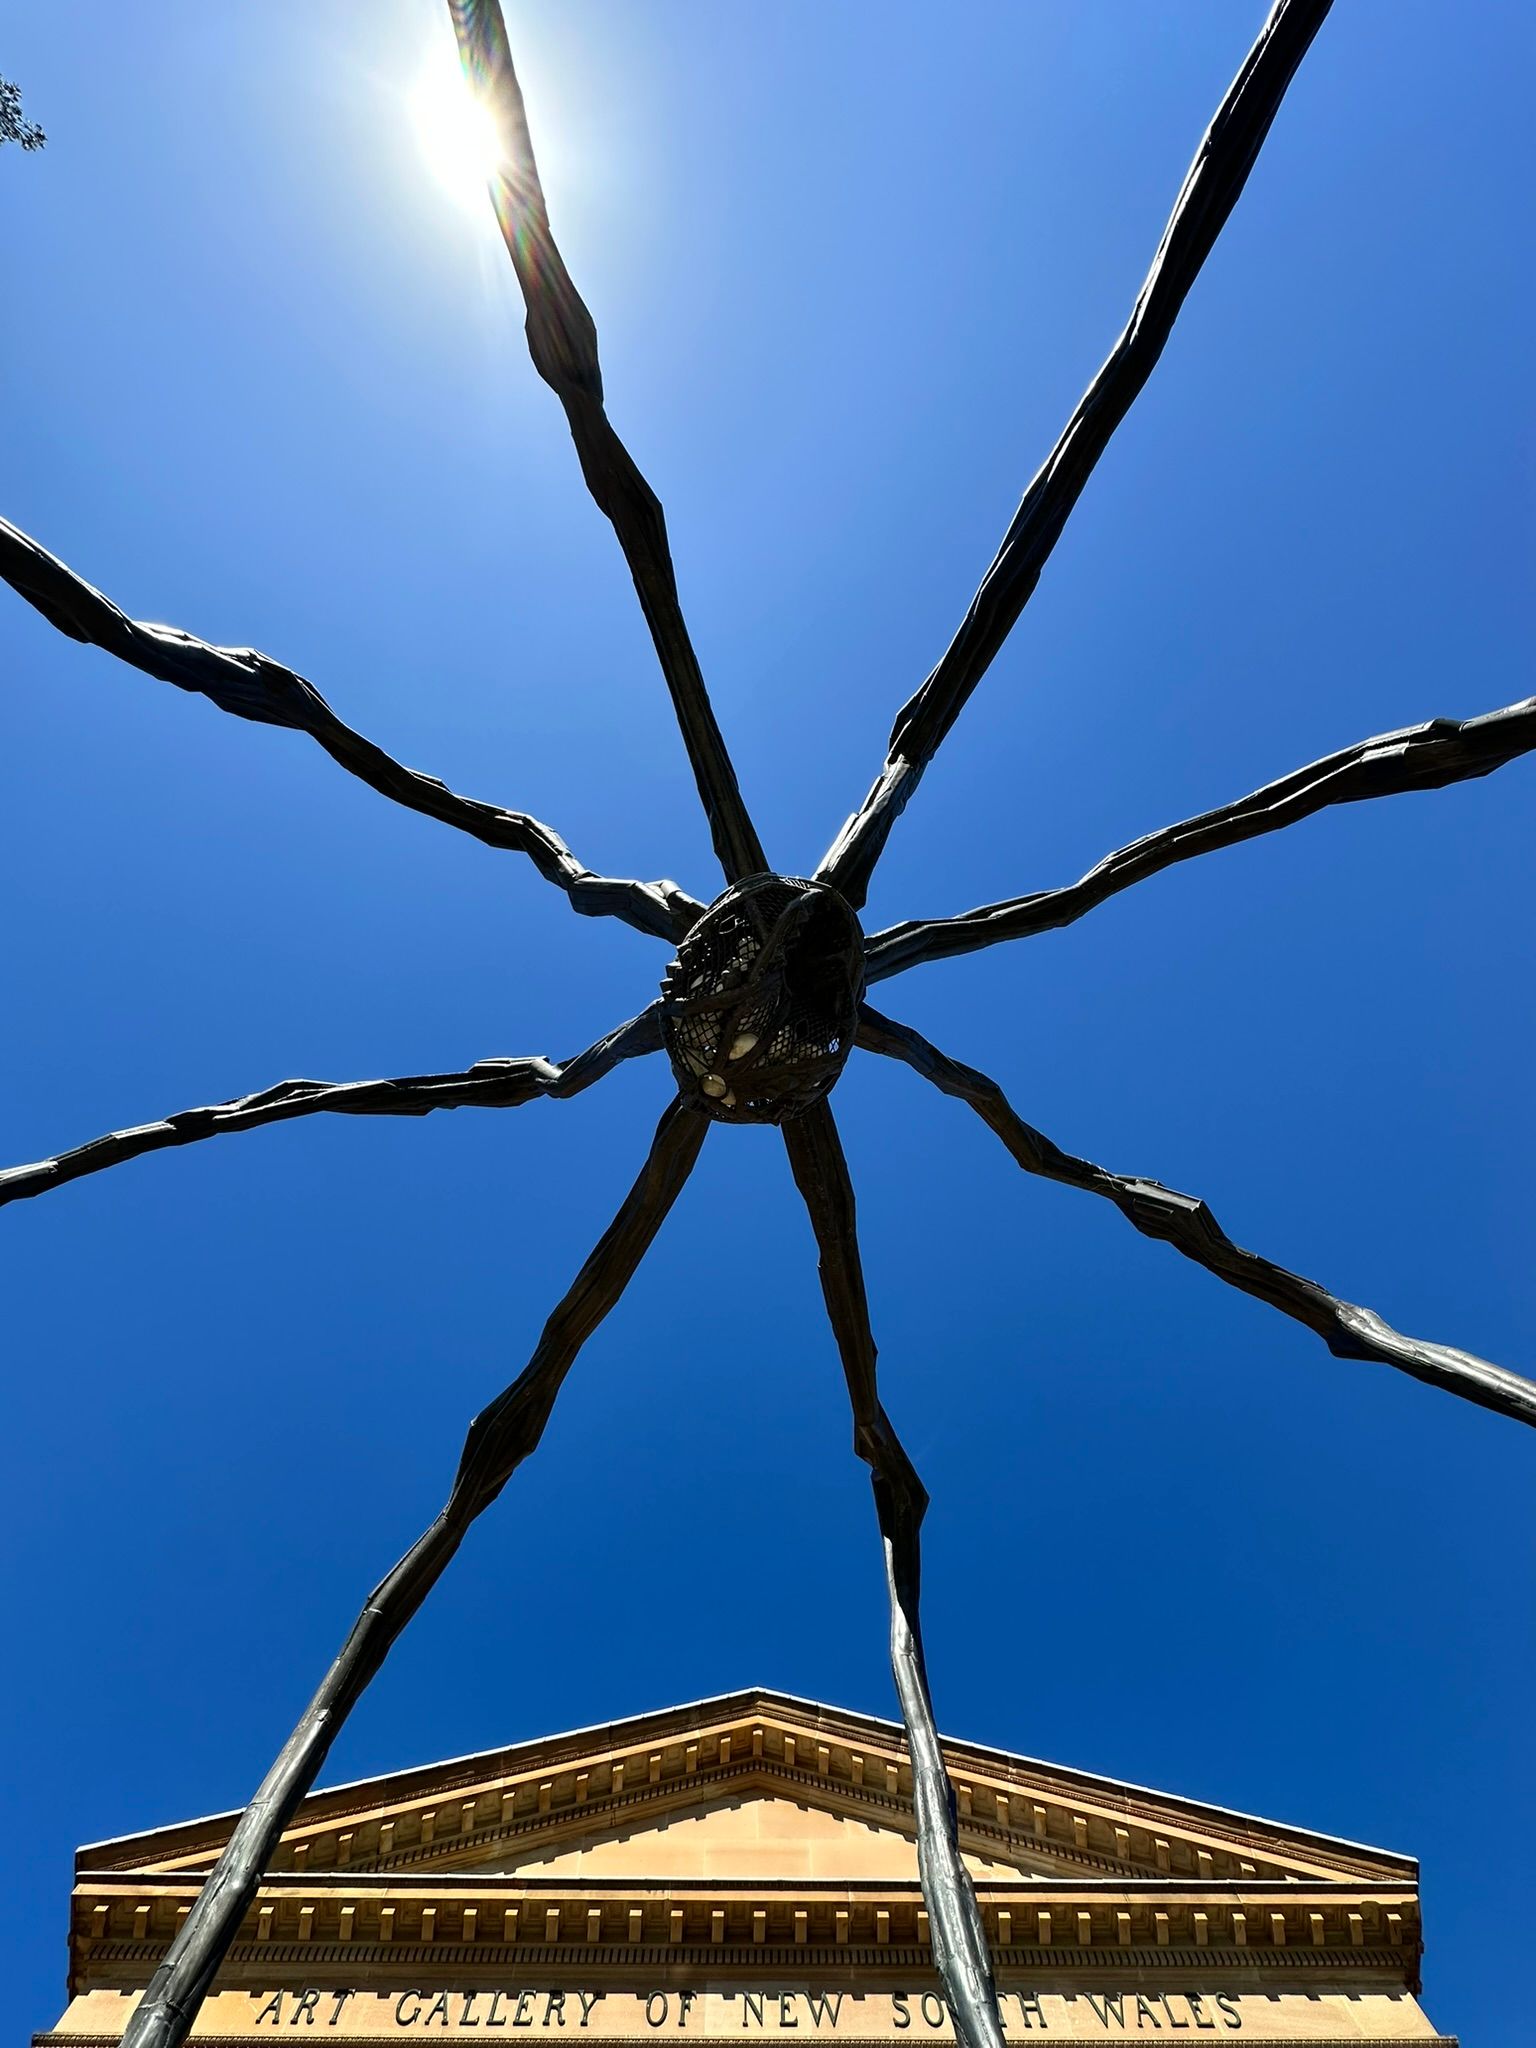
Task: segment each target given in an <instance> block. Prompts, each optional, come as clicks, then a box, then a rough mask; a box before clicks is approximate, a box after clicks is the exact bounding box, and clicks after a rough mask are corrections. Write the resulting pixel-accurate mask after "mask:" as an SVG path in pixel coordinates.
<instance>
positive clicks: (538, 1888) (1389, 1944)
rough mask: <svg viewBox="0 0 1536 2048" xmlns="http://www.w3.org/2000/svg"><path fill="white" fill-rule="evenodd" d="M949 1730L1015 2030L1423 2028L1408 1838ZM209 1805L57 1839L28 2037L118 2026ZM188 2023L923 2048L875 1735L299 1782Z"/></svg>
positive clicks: (202, 1849) (679, 1717) (750, 1711)
mask: <svg viewBox="0 0 1536 2048" xmlns="http://www.w3.org/2000/svg"><path fill="white" fill-rule="evenodd" d="M943 1749H944V1757H945V1762H946V1765H947V1767H948V1771H949V1776H950V1782H951V1785H952V1787H953V1790H954V1795H955V1802H956V1808H957V1815H958V1828H959V1837H960V1844H961V1851H962V1854H963V1856H964V1858H965V1861H966V1863H967V1865H968V1866H969V1868H970V1871H971V1874H972V1877H973V1879H974V1882H975V1886H976V1896H977V1903H978V1906H979V1909H980V1912H981V1917H982V1922H983V1925H984V1927H985V1930H986V1934H987V1937H988V1940H989V1943H990V1945H991V1948H992V1953H993V1957H994V1962H995V1965H996V1969H997V1979H998V1988H999V1994H1000V1998H1001V2009H1002V2012H1003V2018H1004V2025H1005V2033H1007V2034H1008V2035H1009V2036H1010V2037H1012V2036H1014V2035H1017V2034H1020V2033H1027V2034H1029V2035H1030V2036H1031V2038H1033V2037H1034V2036H1035V2035H1036V2034H1037V2033H1046V2034H1055V2035H1057V2036H1058V2037H1059V2038H1066V2039H1093V2040H1106V2039H1117V2038H1121V2037H1122V2036H1124V2035H1127V2034H1138V2033H1139V2034H1142V2035H1144V2036H1145V2035H1150V2034H1153V2033H1163V2032H1186V2031H1187V2032H1190V2033H1191V2034H1193V2033H1196V2032H1246V2033H1247V2034H1249V2035H1250V2036H1251V2037H1253V2038H1256V2039H1268V2040H1271V2041H1276V2040H1287V2041H1301V2040H1308V2041H1319V2040H1323V2039H1329V2040H1334V2041H1339V2042H1342V2041H1346V2040H1356V2039H1361V2040H1376V2041H1382V2042H1388V2041H1402V2042H1409V2041H1417V2042H1419V2043H1421V2044H1423V2043H1426V2042H1433V2041H1435V2040H1437V2039H1438V2038H1439V2037H1438V2036H1436V2034H1435V2031H1434V2029H1433V2027H1432V2026H1431V2025H1430V2023H1429V2022H1428V2020H1427V2019H1426V2018H1425V2016H1424V2014H1423V2012H1422V2011H1421V2009H1420V2008H1419V2006H1418V2004H1417V2002H1416V1999H1415V1997H1414V1993H1415V1992H1416V1990H1417V1988H1418V1964H1419V1956H1420V1930H1419V1907H1418V1887H1417V1869H1416V1866H1415V1864H1414V1863H1413V1861H1412V1859H1411V1858H1408V1857H1404V1856H1399V1855H1395V1854H1393V1853H1392V1852H1390V1851H1387V1850H1380V1849H1370V1848H1365V1847H1362V1846H1361V1845H1359V1844H1357V1843H1351V1842H1344V1841H1339V1840H1336V1839H1334V1838H1331V1837H1329V1836H1325V1835H1318V1834H1313V1833H1311V1832H1309V1831H1307V1830H1305V1829H1300V1828H1294V1827H1289V1826H1285V1825H1283V1824H1280V1823H1277V1822H1273V1821H1266V1820H1260V1819H1258V1818H1257V1817H1255V1816H1253V1815H1248V1814H1241V1813H1235V1812H1231V1811H1229V1810H1227V1809H1225V1808H1222V1807H1217V1806H1210V1805H1205V1804H1202V1803H1200V1802H1198V1801H1193V1800H1187V1799H1180V1798H1176V1797H1172V1796H1170V1795H1167V1794H1163V1793H1158V1792H1153V1791H1149V1790H1147V1789H1145V1788H1143V1787H1139V1786H1133V1785H1126V1784H1122V1783H1120V1782H1118V1781H1116V1780H1114V1779H1109V1778H1101V1777H1095V1776H1093V1775H1091V1774H1089V1773H1085V1772H1080V1771H1073V1770H1069V1769H1066V1768H1064V1767H1061V1766H1056V1765H1051V1764H1045V1763H1041V1762H1039V1761H1037V1760H1035V1759H1031V1758H1027V1757H1020V1756H1014V1755H1011V1754H1009V1753H1007V1752H1005V1751H1001V1750H994V1749H987V1748H983V1747H980V1746H977V1745H974V1744H967V1743H963V1742H956V1741H950V1740H947V1739H946V1740H945V1742H944V1744H943ZM234 1820H235V1816H234V1815H228V1814H226V1815H221V1816H214V1817H212V1818H209V1819H205V1820H200V1821H191V1822H186V1823H183V1824H180V1825H177V1826H173V1827H166V1828H158V1829H155V1830H153V1831H151V1832H149V1833H146V1834H140V1835H133V1836H126V1837H122V1838H120V1839H118V1840H115V1841H111V1842H98V1843H94V1844H92V1845H90V1846H89V1847H87V1848H85V1849H82V1850H81V1851H80V1852H79V1856H78V1858H77V1870H76V1884H75V1892H74V1900H73V1910H72V1923H71V1934H70V1994H71V2003H70V2006H69V2009H68V2011H67V2012H66V2014H65V2015H64V2018H63V2019H62V2020H61V2022H60V2024H59V2026H58V2028H56V2029H55V2030H54V2031H53V2032H52V2033H49V2034H46V2035H40V2036H38V2037H37V2042H38V2044H40V2048H66V2044H68V2048H109V2044H111V2043H113V2042H116V2041H118V2040H120V2038H121V2034H122V2029H123V2026H124V2024H125V2023H126V2020H127V2016H128V2014H129V2013H130V2012H131V2010H132V2007H133V2002H134V2000H135V1998H136V1997H137V1995H138V1992H139V1990H140V1989H142V1987H143V1986H144V1985H145V1984H146V1983H147V1982H148V1981H149V1978H150V1975H151V1974H152V1972H153V1970H154V1969H155V1967H156V1965H157V1964H158V1963H159V1962H160V1960H161V1959H162V1958H163V1956H164V1955H165V1952H166V1949H167V1947H168V1946H169V1944H170V1942H171V1940H172V1939H173V1937H174V1935H175V1932H176V1929H177V1928H178V1926H179V1925H180V1924H181V1921H182V1919H183V1918H184V1916H185V1914H186V1913H187V1911H188V1909H189V1908H190V1906H191V1903H192V1901H193V1900H194V1899H195V1898H196V1896H197V1893H198V1890H199V1888H200V1885H201V1883H202V1880H203V1877H204V1875H205V1874H206V1873H207V1871H208V1870H209V1869H210V1868H211V1867H212V1865H213V1863H214V1861H215V1860H216V1858H217V1856H218V1854H219V1852H220V1850H221V1849H222V1847H223V1845H224V1843H225V1842H226V1841H227V1840H228V1837H229V1833H230V1830H231V1828H232V1826H233V1824H234ZM1127 2016H1128V2017H1127ZM199 2026H200V2031H201V2032H202V2033H204V2034H206V2035H207V2036H208V2038H209V2039H210V2042H212V2041H214V2040H218V2041H221V2042H222V2041H235V2040H242V2041H243V2040H246V2039H252V2040H257V2039H264V2038H267V2036H268V2035H270V2034H272V2033H275V2032H279V2031H281V2032H286V2031H288V2030H290V2029H292V2028H294V2027H299V2028H302V2029H309V2028H311V2027H319V2028H321V2029H322V2030H329V2031H335V2032H336V2033H337V2034H338V2037H339V2038H341V2037H350V2038H354V2039H358V2040H368V2041H373V2042H380V2041H403V2040H405V2039H406V2037H407V2036H409V2035H411V2034H412V2033H413V2032H425V2033H431V2034H433V2035H434V2036H435V2035H436V2034H438V2033H447V2034H454V2035H458V2034H465V2035H468V2034H469V2033H474V2034H475V2036H476V2039H477V2040H479V2039H480V2038H481V2033H482V2030H485V2029H490V2030H492V2031H496V2030H501V2029H505V2028H511V2029H512V2030H513V2031H516V2030H518V2029H519V2028H532V2027H534V2026H537V2027H538V2028H539V2029H541V2030H543V2031H551V2030H554V2029H569V2030H572V2031H577V2032H587V2033H589V2034H590V2035H591V2036H592V2038H593V2042H594V2048H604V2044H606V2048H635V2044H637V2043H639V2042H642V2041H646V2040H649V2039H650V2038H651V2037H652V2036H653V2035H655V2034H657V2033H667V2032H674V2033H675V2032H683V2033H693V2034H696V2035H699V2036H701V2037H703V2039H704V2040H705V2041H707V2042H713V2041H718V2040H720V2039H723V2038H724V2037H727V2036H728V2037H729V2038H730V2039H732V2040H736V2039H737V2038H738V2037H739V2036H741V2035H743V2034H745V2035H748V2036H755V2035H758V2034H762V2033H786V2034H788V2033H794V2034H796V2035H797V2036H798V2035H801V2034H804V2033H808V2032H813V2031H814V2032H828V2033H835V2034H844V2035H847V2036H848V2037H849V2039H850V2041H855V2040H856V2041H870V2042H874V2041H878V2042H881V2043H885V2044H887V2048H911V2043H912V2042H913V2041H927V2040H931V2041H933V2042H934V2043H935V2044H936V2048H947V2044H950V2043H951V2042H952V2038H953V2035H952V2029H951V2028H950V2026H949V2021H948V2015H947V2012H946V2010H945V2008H944V2005H943V2000H942V1998H941V1997H940V1996H939V1995H938V1983H937V1978H936V1976H935V1974H934V1968H933V1954H932V1946H931V1939H930V1929H929V1925H928V1915H927V1911H926V1909H925V1906H924V1902H923V1897H922V1892H921V1888H920V1886H919V1884H918V1879H917V1859H916V1849H915V1828H914V1821H913V1812H912V1775H911V1767H910V1760H909V1758H908V1755H907V1749H906V1743H905V1740H904V1736H903V1732H902V1730H901V1728H900V1727H899V1726H898V1725H896V1724H894V1723H892V1722H889V1721H884V1720H880V1719H878V1718H876V1717H874V1716H871V1715H863V1714H853V1713H848V1712H845V1711H842V1710H840V1709H836V1708H831V1707H825V1706H818V1705H816V1704H814V1703H813V1702H810V1701H805V1700H797V1699H794V1698H791V1697H789V1696H787V1695H784V1694H780V1693H773V1692H767V1691H761V1690H752V1691H747V1692H740V1693H731V1694H727V1695H724V1696H722V1697H720V1698H717V1699H711V1700H704V1701H699V1702H696V1703H694V1704H692V1705H689V1706H683V1707H673V1708H668V1709H666V1710H664V1711H662V1712H659V1713H653V1714H643V1715H637V1716H634V1717H633V1718H631V1719H628V1720H625V1721H618V1722H614V1723H611V1724H609V1725H606V1726H604V1727H601V1728H590V1729H583V1730H578V1731H576V1732H574V1733H571V1734H566V1735H559V1736H551V1737H547V1738H544V1739H542V1740H540V1741H536V1742H528V1743H521V1744H518V1745H517V1746H515V1747H513V1748H509V1749H500V1750H492V1751H486V1752H484V1753H482V1754H480V1755H477V1756H471V1757H459V1758H454V1759H451V1760H449V1761H447V1762H443V1763H437V1764H431V1765H425V1766H420V1767H416V1768H413V1769H410V1770H405V1771H398V1772H392V1773H389V1774H388V1775H386V1776H384V1777H379V1778H372V1779H368V1780H366V1781H364V1782H361V1783H357V1784H351V1785H339V1786H335V1787H332V1788H331V1789H329V1790H326V1791H322V1792H316V1793H314V1794H312V1795H311V1796H310V1797H309V1798H308V1799H306V1800H305V1802H304V1804H303V1805H302V1806H301V1808H300V1809H299V1811H298V1813H297V1814H296V1816H295V1819H294V1823H293V1825H292V1826H291V1827H290V1829H289V1830H288V1832H287V1833H286V1834H285V1835H284V1837H283V1839H282V1842H281V1844H280V1847H279V1850H278V1853H277V1856H276V1858H275V1859H274V1863H273V1867H272V1868H271V1869H270V1870H269V1871H268V1872H267V1873H266V1875H265V1876H264V1878H263V1881H262V1884H261V1887H260V1890H259V1892H258V1894H257V1897H256V1899H255V1901H254V1902H253V1904H252V1906H251V1908H250V1911H249V1913H248V1914H247V1918H246V1922H245V1924H244V1925H243V1926H242V1929H241V1932H240V1937H239V1939H238V1940H237V1941H236V1943H235V1944H234V1946H233V1947H232V1949H231V1950H230V1952H229V1955H228V1958H227V1959H226V1962H225V1964H224V1966H223V1968H222V1970H221V1972H220V1976H219V1979H218V1983H217V1985H216V1987H215V1990H214V1993H213V1995H212V1996H211V1997H210V1999H209V2001H208V2004H207V2006H206V2007H205V2009H204V2016H203V2019H202V2021H200V2023H199ZM783 2048H798V2044H797V2043H789V2042H786V2043H784V2044H783Z"/></svg>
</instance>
